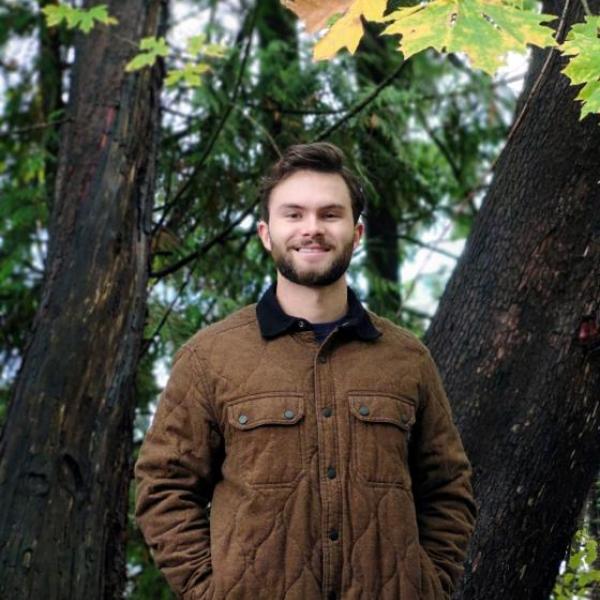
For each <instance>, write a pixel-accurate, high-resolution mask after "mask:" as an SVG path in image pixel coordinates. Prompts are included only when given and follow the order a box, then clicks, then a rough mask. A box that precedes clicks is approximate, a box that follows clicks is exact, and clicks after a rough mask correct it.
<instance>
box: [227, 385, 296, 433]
mask: <svg viewBox="0 0 600 600" xmlns="http://www.w3.org/2000/svg"><path fill="white" fill-rule="evenodd" d="M227 412H228V421H229V424H230V425H231V426H232V427H235V428H236V429H240V430H242V431H243V430H248V429H254V428H255V427H260V426H261V425H294V424H295V423H297V422H298V421H300V419H302V417H303V416H304V398H303V397H302V394H291V393H284V394H280V395H278V394H269V395H266V394H265V395H264V396H255V397H253V398H248V399H245V400H240V401H239V402H235V403H234V404H232V405H229V406H228V407H227Z"/></svg>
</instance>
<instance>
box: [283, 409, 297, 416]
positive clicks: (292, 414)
mask: <svg viewBox="0 0 600 600" xmlns="http://www.w3.org/2000/svg"><path fill="white" fill-rule="evenodd" d="M283 416H284V417H285V418H286V419H293V418H294V417H295V416H296V413H295V412H294V411H293V410H290V409H289V408H288V409H287V410H286V411H285V412H284V413H283Z"/></svg>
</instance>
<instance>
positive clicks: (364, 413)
mask: <svg viewBox="0 0 600 600" xmlns="http://www.w3.org/2000/svg"><path fill="white" fill-rule="evenodd" d="M358 412H359V413H360V414H361V415H362V416H363V417H366V416H367V415H368V414H369V407H368V406H365V405H364V404H361V405H360V408H359V409H358Z"/></svg>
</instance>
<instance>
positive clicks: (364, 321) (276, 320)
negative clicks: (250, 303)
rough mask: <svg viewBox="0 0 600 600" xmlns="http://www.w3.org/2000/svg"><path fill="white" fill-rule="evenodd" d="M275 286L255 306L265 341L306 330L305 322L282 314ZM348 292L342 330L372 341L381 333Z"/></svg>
mask: <svg viewBox="0 0 600 600" xmlns="http://www.w3.org/2000/svg"><path fill="white" fill-rule="evenodd" d="M276 290H277V284H276V283H273V284H271V286H270V287H269V289H268V290H267V291H266V292H265V293H264V294H263V295H262V297H261V299H260V300H259V301H258V303H257V305H256V317H257V319H258V324H259V327H260V332H261V334H262V336H263V337H264V338H266V339H270V338H274V337H276V336H278V335H281V334H282V333H287V332H289V331H297V330H302V329H306V324H307V321H306V320H305V319H299V318H298V317H292V316H291V315H288V314H287V313H285V312H283V309H282V308H281V306H280V305H279V302H278V301H277V296H276ZM347 290H348V312H347V314H346V321H345V324H343V327H344V328H347V329H353V330H354V331H355V332H356V335H357V336H358V337H359V338H360V339H363V340H374V339H376V338H378V337H379V336H380V335H381V332H380V331H379V330H378V329H377V328H376V327H375V326H374V325H373V322H372V321H371V319H370V317H369V314H368V313H367V311H366V310H365V308H364V307H363V305H362V304H361V303H360V301H359V300H358V298H357V297H356V294H355V293H354V291H353V290H352V288H350V287H347Z"/></svg>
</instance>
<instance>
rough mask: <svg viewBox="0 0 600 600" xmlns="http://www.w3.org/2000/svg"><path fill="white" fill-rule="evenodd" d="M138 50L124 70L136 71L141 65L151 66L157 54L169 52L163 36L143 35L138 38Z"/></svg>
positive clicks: (165, 54)
mask: <svg viewBox="0 0 600 600" xmlns="http://www.w3.org/2000/svg"><path fill="white" fill-rule="evenodd" d="M140 50H143V51H144V52H140V54H137V55H136V56H134V57H133V58H132V59H131V60H130V61H129V62H128V63H127V64H126V65H125V70H126V71H136V70H137V69H142V68H143V67H151V66H152V65H153V64H154V63H155V62H156V59H157V58H158V57H159V56H167V54H169V46H167V42H166V41H165V38H164V37H159V38H155V37H145V38H142V39H141V40H140Z"/></svg>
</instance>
